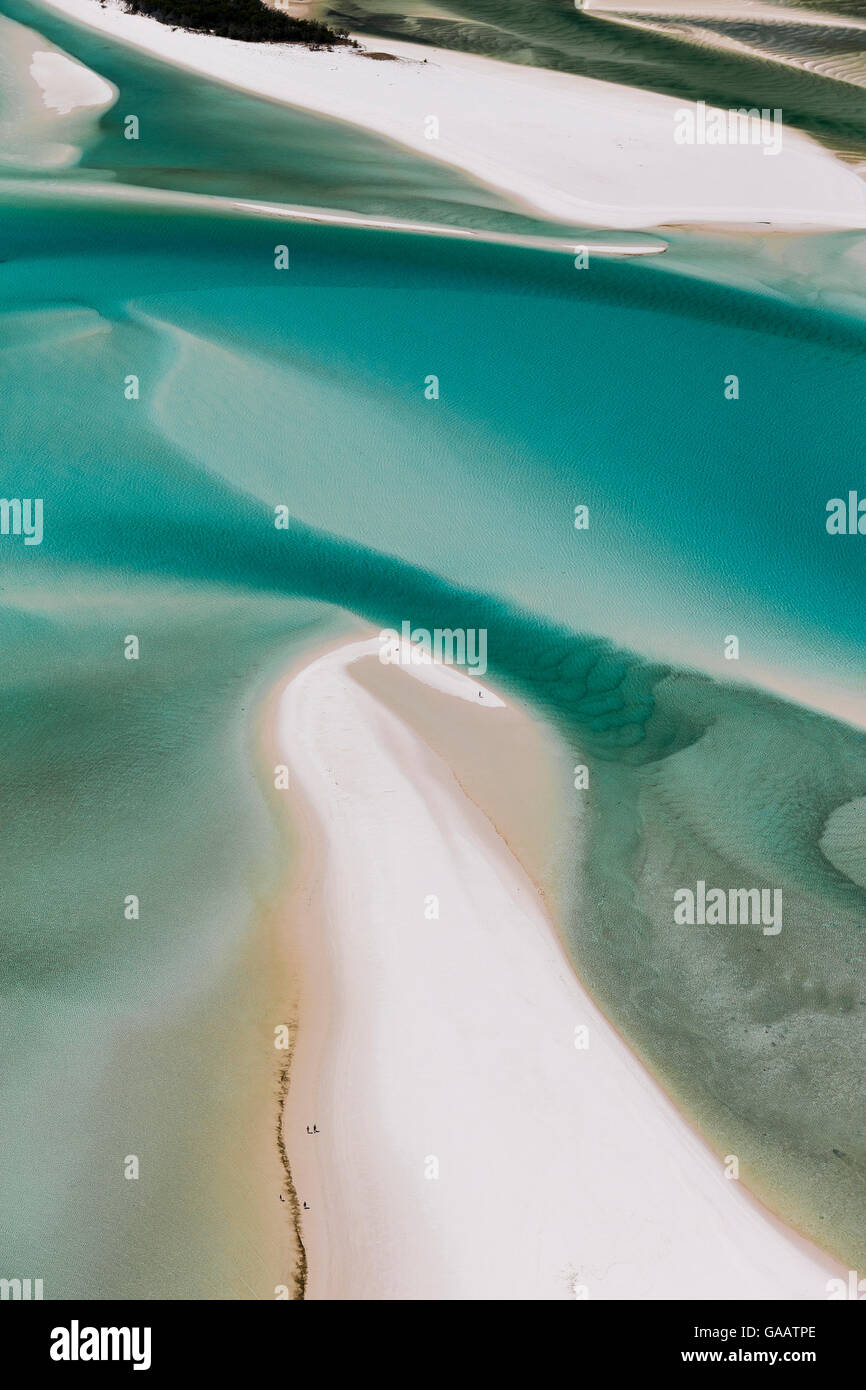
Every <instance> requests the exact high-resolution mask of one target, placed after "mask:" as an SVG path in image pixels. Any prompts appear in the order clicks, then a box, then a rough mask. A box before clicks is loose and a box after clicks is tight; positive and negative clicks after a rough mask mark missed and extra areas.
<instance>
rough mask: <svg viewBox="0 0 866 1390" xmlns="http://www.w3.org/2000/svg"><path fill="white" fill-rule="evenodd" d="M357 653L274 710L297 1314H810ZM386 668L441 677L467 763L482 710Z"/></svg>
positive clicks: (796, 1243)
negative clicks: (303, 1285) (293, 823)
mask: <svg viewBox="0 0 866 1390" xmlns="http://www.w3.org/2000/svg"><path fill="white" fill-rule="evenodd" d="M378 649H379V642H378V639H375V638H374V639H372V640H368V641H359V642H352V643H350V644H348V645H342V646H340V647H339V648H337V649H336V650H331V651H328V652H326V653H325V654H324V655H322V656H319V657H318V658H317V659H315V660H313V661H312V662H311V663H310V664H309V665H307V666H306V667H304V668H303V669H302V670H300V671H299V672H297V673H296V674H294V675H293V676H292V678H291V679H290V680H289V682H288V684H287V685H286V687H285V689H284V691H283V693H282V695H281V697H280V702H279V713H278V717H277V741H278V749H279V752H278V756H279V759H280V761H283V762H285V763H286V764H288V766H289V768H290V775H291V793H292V801H293V804H296V803H297V801H298V800H299V801H300V803H301V805H302V806H303V808H304V812H305V816H306V821H305V823H306V824H307V826H308V833H309V835H310V839H311V853H310V856H309V858H310V860H311V862H310V864H309V865H308V869H309V873H308V875H307V877H306V881H305V882H304V884H303V885H301V886H299V889H298V895H297V902H296V909H295V913H294V918H295V922H296V929H297V931H298V933H299V936H300V939H301V952H302V956H303V958H304V969H305V984H304V988H303V992H302V999H301V1007H300V1017H299V1032H298V1041H297V1048H296V1052H295V1057H294V1064H293V1069H292V1077H291V1089H290V1095H289V1103H288V1107H287V1111H286V1115H285V1125H284V1137H285V1142H286V1147H287V1150H288V1153H289V1155H290V1159H291V1163H292V1171H293V1174H294V1177H295V1183H296V1187H297V1191H298V1196H299V1199H300V1202H301V1205H302V1212H301V1217H302V1228H303V1238H304V1242H305V1246H306V1251H307V1257H308V1264H309V1281H308V1285H307V1297H309V1298H313V1299H488V1298H489V1299H521V1300H523V1299H530V1300H535V1299H543V1300H547V1299H552V1300H558V1299H568V1298H575V1297H577V1298H584V1297H588V1298H594V1299H636V1298H665V1299H681V1298H682V1299H685V1298H705V1299H711V1298H730V1297H737V1298H765V1299H775V1298H797V1299H823V1298H825V1297H826V1296H827V1294H826V1286H827V1281H828V1279H830V1278H831V1277H838V1276H839V1275H840V1274H841V1275H844V1271H841V1270H840V1269H839V1267H838V1266H837V1265H836V1263H835V1262H834V1261H833V1260H832V1259H830V1257H829V1256H826V1255H824V1254H823V1253H822V1252H820V1251H819V1250H817V1249H816V1248H815V1247H813V1246H811V1245H809V1244H808V1243H807V1242H805V1241H803V1240H802V1239H800V1238H799V1237H798V1236H797V1235H795V1234H794V1233H793V1232H791V1231H789V1230H787V1229H786V1228H784V1227H783V1226H782V1225H781V1224H780V1223H779V1222H777V1221H776V1220H775V1219H774V1218H772V1217H771V1216H770V1215H769V1214H768V1213H767V1212H766V1211H765V1210H764V1209H763V1208H761V1207H760V1206H759V1205H758V1203H756V1202H755V1201H754V1200H753V1199H752V1198H751V1197H750V1196H749V1194H748V1193H747V1192H745V1191H744V1190H743V1188H742V1186H741V1185H740V1184H739V1183H738V1182H736V1181H729V1180H727V1179H726V1178H725V1176H724V1165H723V1163H722V1161H721V1159H720V1158H719V1157H718V1156H716V1155H715V1154H714V1153H713V1152H712V1151H711V1150H710V1149H709V1148H708V1146H707V1145H706V1144H705V1143H704V1142H703V1140H702V1139H701V1138H700V1137H699V1136H698V1135H697V1134H696V1133H695V1132H694V1131H693V1130H692V1129H691V1127H690V1126H689V1125H688V1123H687V1122H686V1121H685V1119H684V1118H683V1117H682V1116H681V1115H680V1114H679V1112H678V1111H677V1110H676V1108H675V1106H674V1105H673V1104H672V1103H671V1101H670V1100H669V1099H668V1098H667V1097H666V1095H665V1094H664V1093H663V1092H662V1091H661V1090H660V1088H659V1087H658V1086H657V1085H656V1083H655V1082H654V1081H653V1080H652V1079H651V1078H650V1076H649V1075H648V1074H647V1072H646V1071H645V1070H644V1068H643V1067H642V1066H641V1065H640V1064H639V1062H638V1060H637V1059H636V1058H635V1056H634V1055H633V1054H632V1053H631V1052H630V1051H629V1049H628V1048H627V1047H626V1046H625V1044H624V1043H623V1042H622V1040H621V1039H620V1038H619V1036H618V1035H617V1033H616V1032H615V1030H614V1029H613V1028H612V1027H611V1026H610V1025H609V1024H608V1023H607V1022H606V1020H605V1018H604V1017H603V1015H602V1014H601V1013H600V1011H599V1010H598V1009H597V1008H596V1006H595V1005H594V1003H593V1002H592V1000H591V999H590V997H589V996H588V994H587V993H586V991H585V990H584V989H583V988H582V986H581V984H580V982H579V981H578V979H577V978H576V976H575V974H574V972H573V970H572V969H571V966H570V963H569V961H568V959H567V957H566V956H565V953H564V951H563V949H562V947H561V945H560V943H559V940H558V938H557V936H556V933H555V931H554V929H553V926H552V924H551V922H550V920H549V918H548V916H547V915H546V913H545V910H544V907H543V905H542V902H541V899H540V897H539V895H538V893H537V891H536V889H535V887H534V886H533V884H532V882H531V880H530V879H529V878H528V876H527V874H526V873H525V872H524V870H523V868H522V867H521V866H520V864H518V863H517V861H516V860H515V858H514V857H513V855H512V854H511V853H510V851H509V850H508V848H507V847H506V845H505V843H504V842H503V841H502V840H501V839H500V838H499V836H498V835H497V834H496V832H495V831H494V829H493V827H492V825H491V823H490V821H489V820H488V819H487V818H486V816H485V815H484V814H483V813H482V811H481V810H480V809H479V807H478V806H477V805H475V804H474V803H473V802H472V801H470V800H469V799H468V797H467V796H466V795H465V794H464V792H463V790H462V789H461V786H460V785H459V783H458V782H457V780H456V777H455V774H454V773H453V772H452V770H451V769H450V768H449V767H448V766H447V765H446V764H445V763H444V762H443V761H442V759H441V758H440V757H438V756H437V755H436V754H435V753H434V752H433V751H432V749H431V748H430V746H429V745H428V743H427V742H425V741H424V740H423V739H421V738H420V737H419V736H418V734H417V733H415V732H414V731H413V730H412V729H411V728H410V727H409V726H408V725H407V724H406V723H405V722H403V720H402V719H400V718H398V717H396V716H395V715H394V714H393V713H392V712H391V710H389V709H388V708H387V707H386V706H385V705H383V704H382V703H381V701H380V700H378V699H376V698H375V697H374V696H373V695H372V694H371V693H370V691H369V689H368V688H365V687H363V686H362V685H361V684H360V683H359V682H358V681H357V680H355V679H354V677H353V675H352V665H353V663H354V662H355V661H358V660H360V659H361V658H363V657H369V656H370V654H372V653H375V652H377V651H378ZM383 670H384V671H385V672H386V673H387V679H389V680H393V681H405V680H406V679H407V677H411V676H415V675H417V674H419V671H420V672H421V674H422V676H423V678H424V679H425V681H427V682H428V683H429V682H430V681H431V680H432V681H433V682H434V683H435V682H436V681H437V679H438V676H439V675H440V674H441V675H442V676H443V677H446V678H447V681H446V680H445V679H443V680H442V681H441V682H440V683H439V688H440V689H441V690H442V691H443V693H449V692H450V693H451V694H461V695H462V696H463V697H464V698H466V699H468V700H470V701H471V702H472V703H473V704H474V705H475V706H476V708H475V710H474V711H473V715H474V717H475V718H476V720H477V726H478V740H479V748H483V741H484V739H485V732H484V731H485V729H486V728H489V729H492V728H493V725H494V722H495V721H496V720H497V718H498V717H500V716H501V715H502V713H503V710H502V706H501V702H500V701H498V700H497V698H496V697H495V696H493V694H492V692H490V691H486V690H485V688H484V687H483V686H479V685H478V683H474V684H468V683H467V684H465V685H463V686H462V688H461V682H468V680H469V678H468V677H466V676H463V675H462V674H461V673H459V672H457V671H455V670H454V669H449V670H442V671H441V672H440V670H439V669H437V668H435V667H434V668H433V669H432V671H431V668H430V667H429V666H426V667H424V668H413V667H412V666H401V667H397V666H386V667H384V668H383ZM383 679H384V678H383ZM479 691H482V692H483V693H481V694H479ZM507 712H508V713H509V714H511V716H512V717H513V711H510V709H508V710H507ZM434 899H435V905H434ZM437 914H438V915H437ZM584 1029H585V1030H586V1033H585V1034H584V1033H582V1032H581V1031H580V1030H584ZM587 1039H588V1046H585V1047H584V1046H582V1045H578V1044H582V1043H583V1042H584V1041H585V1040H587Z"/></svg>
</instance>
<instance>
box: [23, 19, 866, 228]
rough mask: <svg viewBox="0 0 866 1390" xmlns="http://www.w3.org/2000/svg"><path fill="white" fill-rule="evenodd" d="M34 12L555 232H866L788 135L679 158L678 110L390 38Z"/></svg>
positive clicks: (836, 172) (860, 215)
mask: <svg viewBox="0 0 866 1390" xmlns="http://www.w3.org/2000/svg"><path fill="white" fill-rule="evenodd" d="M43 3H48V4H50V6H51V7H52V8H54V9H57V10H61V11H62V12H63V13H64V14H67V15H70V16H72V17H73V18H75V19H77V20H79V21H81V22H83V23H86V24H89V25H91V26H92V27H93V28H95V29H99V30H100V31H102V32H103V33H106V34H111V35H113V36H115V37H117V38H120V39H122V40H124V41H125V42H128V43H132V44H134V45H136V46H138V47H140V48H143V49H146V50H147V51H148V52H150V53H153V54H156V55H158V56H159V57H161V58H164V59H168V60H169V61H171V62H175V63H177V64H179V65H181V66H185V67H189V68H192V69H194V70H195V71H197V72H201V73H204V74H207V75H208V76H211V77H214V78H217V79H219V80H221V81H224V82H229V83H232V84H233V85H235V86H238V87H242V88H244V89H245V90H247V91H250V92H256V93H259V94H261V95H263V96H267V97H269V98H272V99H274V100H276V101H282V102H287V103H289V104H291V105H295V106H300V107H304V108H306V109H308V110H311V111H317V112H320V113H322V114H325V115H328V116H334V117H338V118H340V119H342V120H345V121H350V122H353V123H354V124H357V125H359V126H363V127H365V128H366V129H368V130H371V131H375V132H376V133H377V134H379V135H383V136H386V137H387V138H389V139H392V140H395V141H398V142H399V143H400V144H402V145H404V146H406V147H408V148H410V149H412V150H415V151H416V152H417V153H419V154H422V155H425V156H427V157H428V158H433V159H438V160H441V161H443V162H445V163H448V164H451V165H454V166H456V167H457V168H459V169H462V170H463V171H464V172H466V173H468V174H470V175H472V176H473V177H474V178H476V179H477V180H479V181H480V182H482V183H485V184H487V185H488V186H491V187H494V188H496V189H498V190H500V192H503V193H505V194H507V195H509V196H510V197H511V199H512V200H513V202H514V203H515V205H517V206H520V207H522V208H524V209H527V210H530V211H533V212H535V213H537V214H540V215H542V216H545V217H548V218H552V219H554V220H559V221H563V222H570V223H574V224H577V225H580V226H603V227H611V228H651V227H655V226H660V225H663V224H665V223H681V222H688V223H694V222H704V223H729V224H743V223H757V222H764V223H770V224H771V225H773V226H780V227H863V226H866V184H864V183H863V182H862V181H861V180H860V179H859V178H858V176H857V174H856V173H855V172H854V171H853V170H852V169H850V168H848V167H847V166H845V165H844V164H842V163H841V161H839V160H837V159H836V158H835V157H834V156H833V155H832V154H831V153H829V152H828V151H827V150H824V149H823V148H821V147H820V146H819V145H817V144H815V143H814V142H813V141H811V140H810V139H808V138H807V137H806V136H804V135H802V134H800V133H799V132H797V131H794V130H791V129H790V128H787V127H786V128H785V130H784V139H783V144H782V149H781V152H780V153H779V154H778V155H775V156H768V155H766V154H765V153H764V148H763V147H762V146H760V145H757V144H729V145H714V146H710V145H698V144H695V145H681V144H677V143H676V142H675V139H674V130H675V127H676V123H677V112H678V111H682V110H684V109H687V108H688V109H693V104H692V103H689V102H684V101H679V100H677V99H675V98H672V97H666V96H660V95H658V94H657V93H652V92H643V91H639V90H635V89H633V88H630V87H625V86H620V85H617V84H615V83H609V82H599V81H596V80H594V79H592V78H587V77H576V76H571V75H569V74H566V73H557V72H549V71H546V70H544V69H539V68H527V67H520V66H518V65H516V64H512V63H501V62H497V61H494V60H493V59H489V58H481V57H477V56H476V55H474V54H466V53H453V52H451V51H449V50H445V49H436V48H427V47H425V46H421V45H417V44H411V43H402V42H398V41H395V40H391V39H387V40H386V39H369V38H365V39H364V40H363V48H364V50H365V51H357V50H354V49H350V48H336V49H334V50H333V51H332V52H330V53H329V52H313V51H311V50H310V49H307V48H303V47H300V46H297V45H273V44H250V43H241V42H240V41H237V40H233V39H223V38H219V37H216V36H213V35H206V34H191V33H185V32H183V31H182V30H172V29H169V28H167V27H166V26H165V25H163V24H160V23H159V21H158V20H155V19H149V18H147V17H146V16H142V15H129V14H126V13H125V12H124V11H122V10H121V9H119V8H118V7H117V6H116V5H112V4H107V5H106V6H105V8H103V7H102V6H101V5H100V4H99V3H98V0H43ZM367 52H376V53H389V54H391V55H392V56H393V58H394V61H391V62H388V61H380V60H374V59H371V58H370V57H368V56H366V55H367ZM431 117H432V118H434V121H432V122H431ZM434 131H435V138H431V133H432V132H434Z"/></svg>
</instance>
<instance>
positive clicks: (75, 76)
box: [30, 50, 117, 116]
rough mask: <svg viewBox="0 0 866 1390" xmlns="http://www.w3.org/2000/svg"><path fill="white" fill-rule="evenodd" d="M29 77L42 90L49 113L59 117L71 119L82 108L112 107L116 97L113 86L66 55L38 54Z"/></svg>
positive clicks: (31, 64)
mask: <svg viewBox="0 0 866 1390" xmlns="http://www.w3.org/2000/svg"><path fill="white" fill-rule="evenodd" d="M30 76H31V77H32V78H33V81H34V82H35V83H36V85H37V86H38V87H39V88H40V90H41V92H42V100H43V101H44V103H45V105H46V106H47V107H48V109H49V111H56V112H57V114H58V115H59V116H68V115H69V114H70V113H71V112H72V111H77V110H79V109H80V108H81V107H84V108H90V107H94V106H96V107H102V106H110V105H111V104H112V102H113V101H114V100H115V98H116V96H117V93H116V92H115V90H114V87H113V86H112V85H111V83H110V82H106V81H105V80H104V78H102V77H100V76H99V74H98V73H95V72H91V70H90V68H86V67H84V66H83V64H82V63H76V62H75V61H74V59H72V58H69V57H67V55H66V54H65V53H59V52H55V51H52V52H46V51H42V50H40V51H38V52H35V53H34V54H33V58H32V61H31V63H30Z"/></svg>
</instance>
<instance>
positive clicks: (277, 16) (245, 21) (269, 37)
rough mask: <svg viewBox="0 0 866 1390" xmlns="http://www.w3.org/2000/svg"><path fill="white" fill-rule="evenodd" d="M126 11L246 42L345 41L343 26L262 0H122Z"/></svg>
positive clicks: (326, 44)
mask: <svg viewBox="0 0 866 1390" xmlns="http://www.w3.org/2000/svg"><path fill="white" fill-rule="evenodd" d="M123 7H124V9H125V10H126V11H127V12H128V13H129V14H144V15H149V16H150V18H151V19H158V20H159V21H160V23H161V24H168V25H173V26H175V27H176V28H178V29H192V30H195V31H196V32H198V33H202V34H219V35H221V36H222V37H223V38H226V39H243V40H244V41H245V42H247V43H305V44H309V45H310V47H312V48H323V47H330V46H331V45H332V44H345V43H347V42H348V40H347V37H346V33H345V31H344V30H340V31H337V30H334V29H329V28H328V26H327V24H319V23H318V22H317V21H316V20H310V19H294V18H293V17H292V16H291V15H287V14H283V13H281V11H279V10H272V9H270V8H269V7H268V6H267V5H265V4H263V3H262V0H123Z"/></svg>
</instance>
